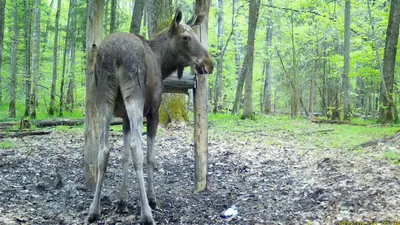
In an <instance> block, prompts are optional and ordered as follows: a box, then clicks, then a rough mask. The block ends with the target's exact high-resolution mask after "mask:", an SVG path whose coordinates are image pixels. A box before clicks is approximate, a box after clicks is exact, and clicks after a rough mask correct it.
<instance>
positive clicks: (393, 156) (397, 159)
mask: <svg viewBox="0 0 400 225" xmlns="http://www.w3.org/2000/svg"><path fill="white" fill-rule="evenodd" d="M383 158H384V159H387V160H389V161H390V162H392V163H396V164H400V153H399V152H397V151H386V152H385V153H383Z"/></svg>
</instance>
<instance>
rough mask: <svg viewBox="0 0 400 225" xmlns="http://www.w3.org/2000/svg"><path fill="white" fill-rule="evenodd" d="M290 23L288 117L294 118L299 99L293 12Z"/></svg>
mask: <svg viewBox="0 0 400 225" xmlns="http://www.w3.org/2000/svg"><path fill="white" fill-rule="evenodd" d="M290 24H291V40H292V63H293V67H292V73H293V75H292V79H291V82H292V93H291V97H290V117H291V118H296V117H297V112H298V110H299V109H298V107H299V100H300V93H299V87H298V81H297V72H298V71H297V61H296V48H295V43H294V31H293V26H294V21H293V12H292V14H291V17H290Z"/></svg>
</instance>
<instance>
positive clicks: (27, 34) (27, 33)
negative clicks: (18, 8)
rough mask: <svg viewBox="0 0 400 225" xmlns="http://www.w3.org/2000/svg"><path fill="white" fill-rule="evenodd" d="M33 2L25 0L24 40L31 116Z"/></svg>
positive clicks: (27, 94) (27, 108)
mask: <svg viewBox="0 0 400 225" xmlns="http://www.w3.org/2000/svg"><path fill="white" fill-rule="evenodd" d="M27 1H28V2H27ZM30 2H31V1H29V0H24V9H25V10H24V39H25V77H24V78H25V84H24V85H25V113H24V117H26V116H29V114H30V111H31V107H30V106H31V105H30V99H31V31H32V29H31V18H32V13H31V4H30Z"/></svg>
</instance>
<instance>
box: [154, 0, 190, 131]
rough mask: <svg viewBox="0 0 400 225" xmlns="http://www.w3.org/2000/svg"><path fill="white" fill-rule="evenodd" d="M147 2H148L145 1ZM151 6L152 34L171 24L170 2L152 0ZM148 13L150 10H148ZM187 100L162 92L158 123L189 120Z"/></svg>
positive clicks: (183, 97) (180, 95) (180, 96)
mask: <svg viewBox="0 0 400 225" xmlns="http://www.w3.org/2000/svg"><path fill="white" fill-rule="evenodd" d="M147 4H149V3H147ZM154 4H155V5H153V6H152V7H151V8H153V9H155V13H154V17H153V18H151V20H153V21H152V22H151V23H152V24H154V26H153V27H154V28H155V29H154V30H153V31H152V33H153V34H156V33H158V32H160V31H162V30H164V29H165V28H167V27H169V26H170V24H171V15H170V12H171V10H170V7H171V6H170V2H169V0H154ZM149 13H150V12H149ZM186 104H187V101H186V100H185V95H182V94H163V99H162V102H161V106H160V109H159V114H160V124H164V125H166V124H168V123H186V122H187V121H188V120H189V116H188V112H187V105H186Z"/></svg>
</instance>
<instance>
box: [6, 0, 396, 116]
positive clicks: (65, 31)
mask: <svg viewBox="0 0 400 225" xmlns="http://www.w3.org/2000/svg"><path fill="white" fill-rule="evenodd" d="M157 1H158V0H152V1H144V0H136V1H135V0H108V1H106V2H105V12H104V21H103V22H104V36H106V35H107V34H109V33H113V32H133V33H139V34H141V35H143V36H146V37H149V36H151V35H152V34H151V31H152V30H153V29H149V27H151V26H152V24H151V23H149V21H152V20H151V19H150V18H151V17H152V16H154V9H153V8H154V7H153V6H154V5H157ZM152 4H154V5H152ZM399 5H400V3H399V1H398V0H392V1H390V0H362V1H361V0H351V1H350V0H294V1H287V0H282V1H273V0H262V1H260V0H254V1H253V0H251V1H250V2H249V1H246V0H231V1H228V0H214V1H212V5H211V10H210V15H209V50H210V52H211V54H212V56H213V58H214V62H215V64H214V65H215V68H216V69H215V70H214V74H212V75H211V76H209V79H208V82H209V108H210V111H213V112H220V113H235V114H241V113H242V109H243V113H244V114H250V115H251V114H253V113H265V114H270V113H285V114H289V115H291V116H292V117H298V116H306V117H310V118H312V117H314V116H327V117H328V118H330V119H332V120H340V119H344V120H350V119H351V118H352V117H362V118H365V119H374V120H376V121H379V122H382V123H392V122H397V120H398V119H397V111H398V109H400V108H399V107H397V105H398V104H397V103H398V102H399V100H400V95H399V94H398V93H399V90H400V86H399V70H394V68H395V65H398V62H399V60H398V58H399V57H400V56H399V55H398V54H397V59H396V51H397V48H396V47H397V46H398V31H399V21H400V6H399ZM170 6H171V7H170V8H171V10H174V8H176V7H180V8H182V9H183V11H184V19H186V20H188V19H190V18H191V16H192V13H193V1H192V0H181V1H175V0H170ZM86 7H87V3H86V1H82V0H69V1H67V0H8V1H6V0H0V120H8V118H22V117H28V116H29V117H31V118H36V119H41V118H47V117H49V116H50V117H52V116H54V117H59V116H61V117H62V116H64V117H79V118H81V117H83V115H84V112H85V109H84V107H85V83H86V80H85V79H86V78H85V66H86V61H85V57H86V50H85V49H86V46H85V45H86V40H85V38H86V20H87V9H86ZM170 14H171V15H172V14H173V13H172V12H170ZM141 18H142V19H141ZM132 21H133V22H132ZM138 21H139V22H140V23H139V22H138ZM396 30H397V33H396ZM253 51H254V52H253ZM396 62H397V63H396ZM382 81H384V82H382ZM382 83H385V85H382Z"/></svg>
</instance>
